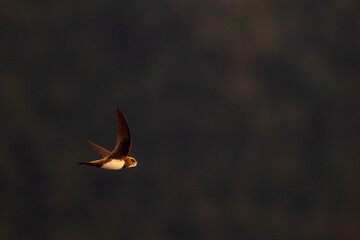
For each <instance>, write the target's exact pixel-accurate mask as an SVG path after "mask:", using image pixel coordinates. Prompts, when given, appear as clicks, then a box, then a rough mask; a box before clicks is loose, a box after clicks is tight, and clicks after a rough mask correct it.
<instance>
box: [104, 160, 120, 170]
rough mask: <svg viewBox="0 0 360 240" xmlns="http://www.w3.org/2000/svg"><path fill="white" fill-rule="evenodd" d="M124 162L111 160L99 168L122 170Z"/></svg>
mask: <svg viewBox="0 0 360 240" xmlns="http://www.w3.org/2000/svg"><path fill="white" fill-rule="evenodd" d="M124 164H125V161H124V160H117V159H112V160H110V161H109V162H107V163H105V164H104V165H102V167H101V168H105V169H112V170H119V169H122V167H123V166H124Z"/></svg>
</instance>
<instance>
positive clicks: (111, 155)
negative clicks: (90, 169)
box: [79, 108, 137, 170]
mask: <svg viewBox="0 0 360 240" xmlns="http://www.w3.org/2000/svg"><path fill="white" fill-rule="evenodd" d="M116 114H117V119H118V133H117V138H116V146H115V148H114V150H113V151H112V152H110V151H109V150H107V149H105V148H103V147H100V146H99V145H96V144H95V143H93V142H90V141H89V140H87V139H85V138H81V139H82V140H83V141H84V142H86V143H87V144H89V145H90V146H91V147H93V148H94V149H95V150H96V151H97V152H98V153H100V154H101V155H102V156H103V158H102V159H99V160H95V161H91V162H80V163H79V164H86V165H90V166H94V167H98V168H104V169H111V170H120V169H123V168H129V167H135V166H136V165H137V161H136V160H135V158H133V157H129V156H128V155H129V153H130V149H131V136H130V129H129V124H128V122H127V120H126V118H125V116H124V114H123V113H122V112H121V111H120V110H119V109H118V108H116Z"/></svg>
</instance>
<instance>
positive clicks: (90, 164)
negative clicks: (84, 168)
mask: <svg viewBox="0 0 360 240" xmlns="http://www.w3.org/2000/svg"><path fill="white" fill-rule="evenodd" d="M78 164H84V165H89V166H94V167H101V166H99V164H98V163H94V162H79V163H78Z"/></svg>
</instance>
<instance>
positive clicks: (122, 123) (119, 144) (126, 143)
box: [109, 108, 131, 159]
mask: <svg viewBox="0 0 360 240" xmlns="http://www.w3.org/2000/svg"><path fill="white" fill-rule="evenodd" d="M116 114H117V119H118V134H117V139H116V146H115V148H114V150H113V151H112V152H111V154H110V155H109V158H117V159H119V158H122V157H125V156H127V155H128V154H129V152H130V149H131V137H130V129H129V124H128V122H127V120H126V118H125V116H124V114H123V113H122V112H121V111H120V110H119V108H116Z"/></svg>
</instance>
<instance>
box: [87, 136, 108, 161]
mask: <svg viewBox="0 0 360 240" xmlns="http://www.w3.org/2000/svg"><path fill="white" fill-rule="evenodd" d="M81 140H83V141H84V142H86V143H87V144H89V145H90V146H91V147H92V148H94V149H95V150H96V151H97V152H98V153H100V154H101V155H102V156H103V157H107V156H109V155H110V154H111V152H110V151H109V150H107V149H105V148H103V147H100V146H99V145H96V144H95V143H93V142H90V141H89V140H87V139H85V138H81Z"/></svg>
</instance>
